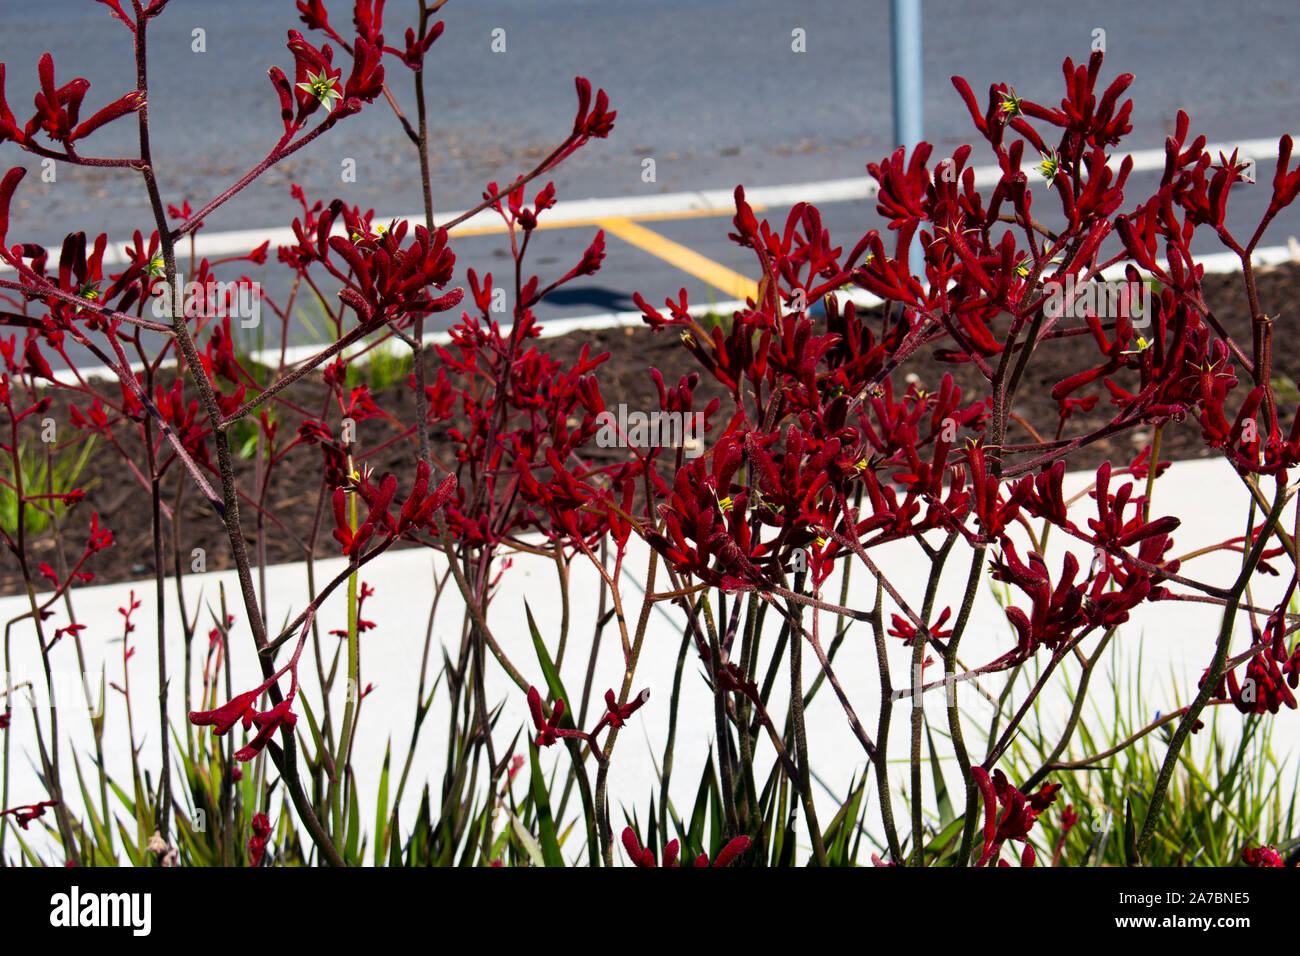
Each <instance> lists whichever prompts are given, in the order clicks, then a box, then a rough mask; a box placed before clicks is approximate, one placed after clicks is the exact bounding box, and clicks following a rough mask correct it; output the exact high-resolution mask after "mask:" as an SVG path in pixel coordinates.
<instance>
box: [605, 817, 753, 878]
mask: <svg viewBox="0 0 1300 956" xmlns="http://www.w3.org/2000/svg"><path fill="white" fill-rule="evenodd" d="M622 839H623V849H624V850H626V851H627V856H628V859H629V860H631V861H632V864H633V865H634V866H637V867H643V868H645V869H654V868H656V867H659V866H660V865H661V864H659V863H657V862H656V861H655V855H654V851H653V850H651V849H650V848H648V847H643V846H642V845H641V840H640V838H639V837H638V836H637V835H636V831H635V830H633V829H632V828H631V827H626V828H624V830H623V835H622ZM752 843H753V841H752V840H751V839H750V838H749V837H747V836H739V837H735V838H734V839H732V840H730V841H728V843H727V845H726V846H724V847H723V848H722V849H721V850H719V851H718V858H717V859H716V860H714V861H713V863H712V866H714V867H727V866H730V865H731V864H732V863H734V862H735V861H736V860H737V859H738V858H739V857H740V856H741V854H743V853H744V852H745V851H746V850H748V849H749V847H750V845H751V844H752ZM680 852H681V846H680V844H679V843H678V842H677V841H676V840H673V841H672V842H670V843H669V844H668V845H667V846H666V847H664V858H663V863H662V866H663V867H664V868H665V869H666V868H670V867H676V866H677V855H678V854H679V853H680ZM694 865H695V866H697V867H707V866H709V865H710V863H709V855H708V854H707V853H701V854H700V855H699V856H697V857H696V858H695V861H694Z"/></svg>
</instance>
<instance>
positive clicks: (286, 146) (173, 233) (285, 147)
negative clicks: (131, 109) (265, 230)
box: [140, 108, 350, 249]
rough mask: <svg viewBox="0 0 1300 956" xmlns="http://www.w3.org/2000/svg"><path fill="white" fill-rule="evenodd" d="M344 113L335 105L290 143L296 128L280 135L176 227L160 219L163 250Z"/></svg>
mask: <svg viewBox="0 0 1300 956" xmlns="http://www.w3.org/2000/svg"><path fill="white" fill-rule="evenodd" d="M144 111H145V110H144V108H141V110H140V112H141V113H142V114H143V113H144ZM347 115H350V114H348V113H343V112H339V111H338V109H337V108H336V109H335V111H334V112H332V113H330V114H329V115H328V116H327V117H325V119H323V120H322V121H321V122H320V124H319V125H317V126H316V127H315V128H314V129H312V130H311V132H309V133H307V134H305V135H304V136H302V137H300V138H299V139H297V140H294V141H293V142H292V143H290V142H288V140H289V137H290V136H292V135H293V133H294V132H295V130H290V131H289V133H288V134H286V135H285V136H283V137H281V138H280V141H279V142H278V143H276V144H275V148H274V149H272V150H271V152H269V153H267V154H266V158H265V159H263V160H262V161H261V162H260V163H258V164H257V165H256V166H254V167H253V168H252V169H250V170H249V171H248V172H246V173H244V175H243V176H241V177H240V178H239V180H238V181H237V182H235V183H233V184H232V185H230V186H227V187H226V189H225V190H224V191H223V192H222V193H221V194H220V195H219V196H217V197H216V198H215V199H212V200H211V201H210V202H209V203H208V204H207V205H206V206H204V207H203V208H202V209H200V210H199V211H198V212H196V213H195V214H194V215H192V216H190V218H189V219H186V220H185V221H184V222H183V223H181V224H180V225H179V226H177V227H176V228H175V229H172V230H170V231H168V230H167V226H166V220H163V223H162V224H161V226H160V228H159V230H158V234H159V236H166V237H167V238H166V240H164V242H163V248H164V249H166V248H167V247H168V246H170V245H171V244H173V243H175V242H177V241H179V240H180V239H183V238H184V237H185V236H187V235H189V234H190V233H192V232H193V231H194V230H195V229H197V228H199V226H201V225H203V221H204V220H205V219H206V218H207V217H208V216H210V215H211V214H212V213H213V211H215V210H216V209H218V208H220V207H221V206H224V205H225V204H226V203H227V202H229V201H230V200H231V199H233V198H234V197H235V196H237V195H238V194H239V193H241V192H243V191H244V189H245V188H247V187H248V185H249V184H250V183H252V182H253V180H255V179H257V178H258V177H259V176H261V175H262V174H263V173H264V172H266V171H267V170H268V169H270V168H271V167H272V166H275V165H276V164H277V163H280V162H281V161H283V160H285V159H288V158H289V157H290V156H292V155H293V154H294V153H296V152H298V150H300V149H302V148H303V147H304V146H308V145H310V144H311V143H312V142H313V141H315V140H316V138H317V137H319V136H320V135H321V134H322V133H325V132H326V131H327V130H329V129H331V128H332V127H333V126H334V124H335V123H337V122H338V121H339V120H340V119H342V118H343V117H344V116H347ZM141 172H145V174H146V177H152V175H153V170H152V168H149V169H148V170H141Z"/></svg>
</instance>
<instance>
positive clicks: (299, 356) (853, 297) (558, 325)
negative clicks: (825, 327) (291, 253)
mask: <svg viewBox="0 0 1300 956" xmlns="http://www.w3.org/2000/svg"><path fill="white" fill-rule="evenodd" d="M1195 261H1196V263H1197V264H1198V265H1201V266H1204V267H1205V272H1206V274H1207V275H1212V274H1216V273H1217V274H1226V273H1232V272H1236V271H1237V270H1238V269H1239V268H1240V267H1241V260H1239V259H1238V258H1237V256H1236V255H1235V254H1233V253H1231V252H1216V253H1211V254H1210V255H1206V256H1196V257H1195ZM1159 262H1160V263H1161V264H1162V265H1164V260H1163V259H1161V260H1159ZM1251 262H1252V263H1253V264H1254V265H1256V266H1274V265H1280V264H1281V263H1284V262H1300V244H1296V245H1295V246H1269V247H1268V248H1266V249H1256V250H1255V252H1254V255H1253V256H1252V257H1251ZM1103 275H1104V276H1107V277H1110V278H1113V277H1115V276H1120V275H1123V271H1122V267H1112V268H1111V269H1109V270H1106V272H1104V273H1103ZM836 295H838V296H839V297H840V299H841V301H842V302H848V301H851V302H853V303H854V304H855V305H857V306H858V308H862V309H869V308H872V307H874V306H878V305H880V304H881V302H882V301H883V300H882V299H881V298H880V297H879V296H875V295H872V294H871V293H870V292H866V291H864V290H862V289H854V290H852V291H848V292H839V293H836ZM743 308H745V303H744V302H741V301H740V300H739V299H731V300H728V301H725V302H714V303H710V304H708V305H693V306H691V307H690V308H688V309H687V311H688V312H689V313H690V314H691V315H692V316H696V317H699V316H702V315H710V314H716V315H729V314H731V313H733V312H738V311H739V310H741V309H743ZM641 324H642V314H641V313H640V312H598V313H595V314H593V315H583V316H576V317H573V318H564V319H548V320H545V321H543V322H540V323H539V328H540V332H541V335H540V338H543V339H549V338H555V337H557V336H561V335H568V334H569V333H570V332H582V331H586V330H591V331H596V330H599V329H614V328H621V327H623V326H637V325H641ZM450 342H451V334H450V333H449V332H447V331H440V332H429V333H427V334H426V335H425V336H424V343H425V344H426V345H447V344H448V343H450ZM396 343H397V340H396V339H389V340H388V341H387V342H386V343H385V344H384V345H380V346H376V348H377V349H383V348H392V349H396V348H398V345H397V344H396ZM322 347H323V346H322V345H321V344H319V343H318V344H315V345H295V346H290V347H289V348H287V349H285V353H284V359H285V364H286V365H287V366H293V365H296V364H298V363H299V362H304V361H306V360H307V359H309V358H311V357H312V356H313V355H315V354H316V353H317V352H319V351H320V350H321V348H322ZM364 347H365V343H358V344H357V345H355V346H353V347H352V348H350V349H346V350H345V352H346V353H347V354H353V353H355V352H358V351H360V350H361V349H363V348H364ZM402 348H405V346H402ZM251 357H252V358H253V360H254V361H256V362H259V363H261V364H264V365H272V366H278V365H279V363H280V350H279V349H278V348H270V349H263V350H261V351H259V352H254V353H252V356H251ZM142 368H143V366H141V365H140V364H139V363H135V364H132V366H131V370H132V371H134V372H139V371H140V370H141V369H142ZM81 374H82V376H83V377H85V378H109V379H111V378H114V375H113V373H112V372H111V371H110V370H109V369H107V368H104V367H103V366H93V367H90V368H84V369H82V370H81ZM54 377H55V379H56V380H58V381H59V382H62V383H64V384H75V382H76V379H75V378H74V377H73V375H72V373H71V372H69V371H68V370H66V369H59V370H56V371H55V373H54Z"/></svg>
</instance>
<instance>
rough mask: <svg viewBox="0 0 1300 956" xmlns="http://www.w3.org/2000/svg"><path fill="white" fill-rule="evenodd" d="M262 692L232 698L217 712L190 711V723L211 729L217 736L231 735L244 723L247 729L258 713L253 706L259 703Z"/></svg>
mask: <svg viewBox="0 0 1300 956" xmlns="http://www.w3.org/2000/svg"><path fill="white" fill-rule="evenodd" d="M259 693H260V691H257V690H250V691H248V692H246V693H243V694H240V695H238V696H237V697H234V698H232V699H231V700H229V701H227V702H226V703H224V704H222V705H221V706H220V707H218V708H216V709H215V710H192V711H190V723H192V724H194V725H195V726H198V727H211V728H213V730H212V732H213V733H215V734H218V735H220V734H225V733H229V732H230V729H231V728H232V727H234V726H235V724H237V723H239V721H240V720H243V721H244V726H245V727H247V726H248V724H249V722H250V721H251V720H252V714H253V713H256V711H255V710H254V708H253V705H254V704H255V703H257V698H258V695H259Z"/></svg>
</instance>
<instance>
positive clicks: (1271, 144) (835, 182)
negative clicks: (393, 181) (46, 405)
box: [0, 137, 1300, 271]
mask: <svg viewBox="0 0 1300 956" xmlns="http://www.w3.org/2000/svg"><path fill="white" fill-rule="evenodd" d="M1295 138H1300V137H1295ZM1277 146H1278V144H1277V140H1274V139H1245V140H1241V141H1239V142H1237V143H1210V144H1208V145H1207V146H1206V147H1205V150H1206V152H1207V153H1210V154H1211V155H1215V154H1218V153H1223V154H1225V155H1227V154H1230V153H1231V152H1232V151H1233V150H1234V149H1235V150H1238V152H1239V155H1240V156H1242V157H1243V158H1249V159H1253V160H1255V161H1256V162H1259V161H1262V160H1266V159H1276V158H1277ZM1126 155H1128V156H1131V157H1132V158H1133V171H1134V172H1137V173H1142V172H1153V171H1155V170H1162V169H1164V167H1165V150H1164V147H1163V146H1162V147H1160V148H1159V149H1139V150H1134V151H1133V152H1130V153H1128V154H1126ZM1030 160H1032V157H1027V158H1026V161H1030ZM1118 162H1123V156H1115V157H1112V161H1111V165H1112V167H1114V166H1115V165H1116V164H1117V163H1118ZM973 168H974V170H975V185H976V186H991V185H993V184H994V183H996V182H997V181H998V180H999V179H1001V178H1002V169H1001V167H999V166H976V167H973ZM1261 178H1262V177H1261ZM876 191H877V184H876V181H875V180H874V179H872V178H871V177H869V176H856V177H853V178H850V179H827V180H822V181H820V182H811V183H787V184H785V185H780V186H757V187H754V188H752V189H747V190H746V191H745V198H746V199H747V200H748V201H749V202H750V203H751V204H753V205H759V206H768V207H783V206H793V205H794V204H795V203H799V202H809V203H814V204H824V203H836V202H855V201H862V200H868V199H872V198H874V197H875V195H876ZM735 208H736V206H735V193H734V190H729V189H705V190H692V191H689V192H676V193H660V194H658V195H653V196H611V197H608V198H603V199H570V200H562V201H560V202H557V203H556V204H555V205H554V206H553V207H552V208H551V210H550V212H549V214H548V217H547V218H549V219H551V220H552V221H556V220H595V219H604V218H626V219H636V218H638V217H640V216H664V215H672V214H674V213H732V212H734V211H735ZM463 214H464V213H463V212H448V213H443V214H442V215H440V216H438V217H437V218H436V220H435V221H437V222H439V223H445V222H450V221H451V220H452V219H455V218H457V217H459V216H461V215H463ZM394 218H396V219H406V220H408V221H411V222H418V221H420V220H422V219H423V218H424V216H423V213H417V214H414V215H407V216H396V217H393V216H389V217H377V221H380V222H387V221H389V220H390V219H394ZM498 224H500V218H499V217H498V216H497V214H496V213H495V212H492V211H491V210H485V211H483V212H480V213H478V214H476V215H474V216H472V217H470V218H469V219H467V220H466V221H465V222H464V223H463V224H462V225H463V226H464V227H465V228H467V229H469V228H482V227H491V226H496V225H498ZM334 234H336V235H342V229H341V228H340V229H338V230H336V232H335V233H334ZM267 241H269V242H270V243H271V246H272V247H277V246H283V245H291V244H292V243H294V242H295V241H296V238H295V236H294V234H293V230H292V229H290V228H287V227H279V228H268V229H238V230H234V231H230V232H214V233H209V234H200V235H198V236H196V237H195V239H194V251H195V254H196V255H198V256H199V257H200V258H202V257H207V258H209V259H216V258H220V257H222V256H233V255H241V254H244V253H247V252H249V251H251V250H253V249H256V248H257V247H258V246H260V245H261V244H262V243H263V242H267ZM183 251H184V249H183ZM127 261H128V260H127V255H126V244H125V243H109V245H108V248H107V249H105V250H104V265H121V264H123V263H125V262H127ZM0 271H8V267H7V266H5V265H3V264H0Z"/></svg>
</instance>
